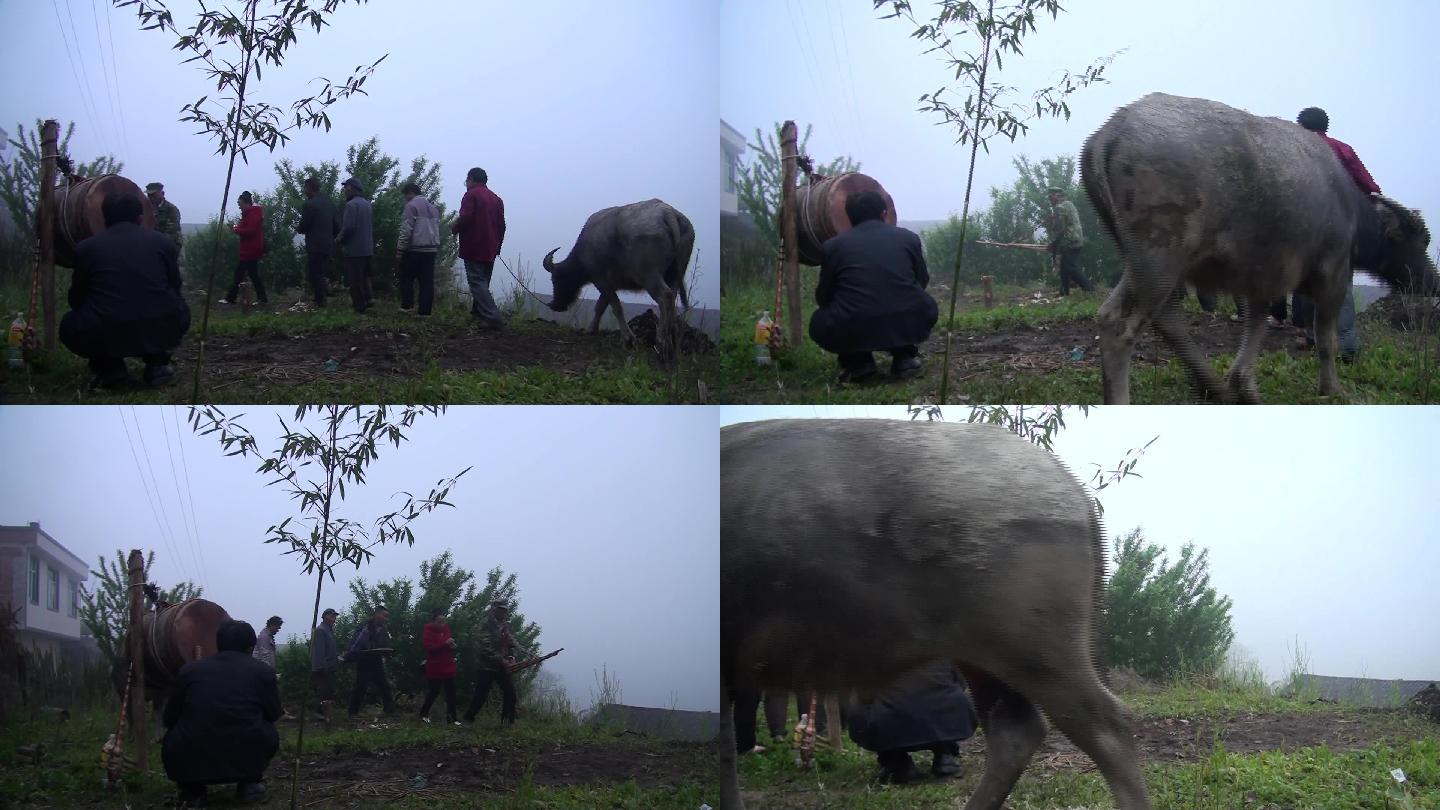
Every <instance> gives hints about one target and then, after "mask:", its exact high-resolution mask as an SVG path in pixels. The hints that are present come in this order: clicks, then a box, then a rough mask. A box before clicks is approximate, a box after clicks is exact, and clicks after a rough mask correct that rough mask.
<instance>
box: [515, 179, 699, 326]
mask: <svg viewBox="0 0 1440 810" xmlns="http://www.w3.org/2000/svg"><path fill="white" fill-rule="evenodd" d="M694 247H695V228H694V226H692V225H691V224H690V220H689V219H687V218H686V217H685V215H684V214H682V213H680V212H679V211H676V210H675V209H674V208H672V207H671V206H670V205H669V204H668V203H666V202H664V201H662V200H646V201H645V202H638V203H631V204H629V205H619V206H615V207H614V208H606V209H604V210H601V211H596V212H595V213H594V214H591V215H590V218H589V219H587V220H585V227H583V228H581V229H580V236H579V237H578V238H577V239H576V240H575V246H574V247H572V248H571V249H570V255H568V256H566V257H565V260H564V261H562V262H555V261H554V256H555V251H556V250H559V249H560V248H555V250H552V251H550V252H549V253H547V254H545V260H544V261H543V262H542V264H543V265H544V267H545V271H546V272H547V273H549V274H550V279H551V281H552V282H553V284H554V288H553V295H552V296H551V297H550V309H552V310H554V311H556V312H564V311H565V310H567V309H569V308H570V305H571V304H574V303H575V299H576V298H578V297H579V296H580V290H581V289H582V288H584V286H585V285H586V284H594V285H595V289H596V290H597V291H598V292H599V293H600V298H599V300H597V301H596V302H595V317H594V319H593V320H591V322H590V333H591V334H595V333H596V332H598V331H600V318H601V316H603V315H604V314H605V307H606V306H607V305H608V306H610V307H612V308H613V309H614V312H615V320H616V321H618V322H619V324H620V333H621V334H622V335H624V336H625V340H626V341H627V342H631V341H633V340H634V339H635V336H634V334H632V333H631V331H630V327H629V325H627V324H626V322H625V310H624V308H623V307H622V306H621V305H620V296H619V295H618V293H619V292H620V291H621V290H625V291H638V290H644V291H646V292H648V293H650V297H651V298H653V299H655V303H656V304H658V305H659V308H660V327H659V332H658V334H659V335H662V336H669V335H673V333H674V318H675V294H676V293H677V292H678V293H679V294H680V301H681V303H682V304H683V305H684V307H685V309H686V310H689V309H690V297H689V293H687V292H686V291H685V268H686V267H687V266H688V265H689V264H690V253H691V251H692V250H693V249H694ZM659 343H660V345H661V346H662V347H664V346H666V345H668V343H669V340H660V341H659Z"/></svg>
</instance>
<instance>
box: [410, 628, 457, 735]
mask: <svg viewBox="0 0 1440 810" xmlns="http://www.w3.org/2000/svg"><path fill="white" fill-rule="evenodd" d="M420 646H421V647H423V648H424V649H425V680H426V681H427V682H428V683H429V685H430V689H429V691H428V692H426V693H425V703H424V704H422V705H421V706H420V720H421V722H424V723H429V722H430V707H431V706H433V705H435V698H436V697H437V696H438V695H439V694H440V690H442V689H443V690H445V722H447V723H450V724H452V725H456V726H458V725H460V722H459V721H458V720H456V719H455V637H454V636H453V635H452V634H451V633H450V625H449V624H447V623H446V621H445V610H444V609H443V608H435V609H434V610H432V611H430V623H429V624H426V625H425V630H424V631H423V632H422V633H421V636H420Z"/></svg>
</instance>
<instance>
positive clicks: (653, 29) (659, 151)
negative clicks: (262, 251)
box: [0, 0, 719, 307]
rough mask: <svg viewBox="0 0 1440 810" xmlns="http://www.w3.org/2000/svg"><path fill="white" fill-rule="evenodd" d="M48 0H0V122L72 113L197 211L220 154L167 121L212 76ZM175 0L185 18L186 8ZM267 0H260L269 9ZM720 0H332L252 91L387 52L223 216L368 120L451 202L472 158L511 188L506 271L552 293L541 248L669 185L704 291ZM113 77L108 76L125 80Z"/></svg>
mask: <svg viewBox="0 0 1440 810" xmlns="http://www.w3.org/2000/svg"><path fill="white" fill-rule="evenodd" d="M57 3H58V5H57V6H55V7H52V4H51V3H48V2H20V0H0V17H3V19H4V22H5V24H4V25H3V26H0V125H3V126H4V127H5V129H7V130H11V131H12V132H11V134H12V135H14V132H13V129H14V126H15V124H16V123H17V122H20V123H23V124H24V125H25V128H26V130H27V131H28V130H29V129H30V128H31V126H32V124H33V122H34V120H35V119H36V118H46V117H53V118H56V119H58V120H60V121H61V122H62V127H63V126H64V122H65V121H67V120H73V121H75V122H76V130H75V135H74V138H73V139H72V140H71V144H70V145H71V151H72V153H73V154H74V155H75V156H76V157H77V158H78V159H81V160H88V159H91V158H93V157H95V156H97V155H99V154H102V153H111V154H114V155H115V156H116V157H117V158H119V159H120V160H122V161H123V162H124V164H125V169H124V174H125V175H126V176H127V177H129V178H130V179H132V180H134V181H135V182H136V183H139V184H140V185H141V186H142V187H143V186H144V185H145V184H146V183H147V182H150V181H152V180H159V181H162V182H164V183H165V189H166V195H167V196H168V198H169V199H170V200H171V201H173V202H174V203H175V204H176V205H177V206H179V208H180V210H181V212H182V215H183V218H184V221H185V222H187V223H188V222H205V221H206V220H207V219H208V218H209V217H211V216H213V215H214V214H215V212H216V209H217V208H218V207H219V205H220V199H221V191H222V189H223V186H224V177H225V160H224V159H223V158H221V157H220V156H217V155H215V154H214V151H215V148H216V145H217V144H216V143H215V142H213V141H210V140H208V139H207V138H205V137H202V136H199V135H195V134H192V133H194V131H195V129H196V128H195V126H194V125H193V124H184V123H180V122H179V121H178V120H177V119H178V118H179V116H180V113H179V110H180V108H181V107H182V106H183V105H185V104H187V103H190V102H193V101H195V100H196V99H198V98H200V96H202V95H204V94H206V93H210V92H212V91H213V90H214V85H213V84H209V83H207V80H206V78H205V76H204V75H203V74H202V73H201V72H200V71H199V70H197V69H195V67H194V66H193V65H185V66H181V65H180V64H179V63H180V61H181V60H182V59H183V58H185V55H183V54H181V53H179V52H176V51H173V50H171V46H172V45H173V44H174V43H173V41H172V40H171V38H170V37H169V35H166V34H161V33H158V32H153V31H140V30H139V24H138V22H137V20H136V18H135V14H134V10H133V8H126V9H114V8H111V7H110V6H109V4H108V3H104V2H101V3H99V4H98V9H99V12H100V14H99V16H98V17H97V16H96V15H95V8H96V6H94V5H92V3H90V2H86V0H57ZM169 5H170V6H171V7H172V10H173V11H174V13H175V18H176V22H177V25H178V26H179V27H180V28H181V29H182V30H184V29H185V27H186V26H185V23H186V22H187V21H193V20H194V16H195V13H196V12H195V9H197V8H198V4H197V3H192V2H186V0H179V1H178V2H173V3H170V4H169ZM229 5H232V6H234V5H237V4H234V3H231V4H229ZM268 7H269V4H268V3H262V4H261V11H262V14H263V13H264V10H265V9H267V8H268ZM57 8H58V10H59V12H60V18H61V20H62V21H63V25H62V24H57V22H56V9H57ZM716 14H717V11H716V8H715V4H714V3H713V2H684V3H671V2H667V0H624V2H616V3H604V4H595V3H586V2H581V0H566V1H564V2H543V3H540V2H537V3H476V2H472V1H471V0H428V1H427V2H424V3H420V2H413V3H412V2H406V3H387V2H373V3H368V4H366V5H363V6H355V5H354V4H346V5H343V6H341V7H340V9H339V11H338V12H337V13H336V14H335V15H334V17H333V18H332V25H331V27H329V28H327V29H325V30H324V31H323V32H322V33H321V34H319V35H318V36H317V35H315V34H314V32H313V30H312V29H308V28H307V29H305V30H304V31H301V32H299V33H298V43H297V44H296V45H295V46H293V47H292V49H291V51H290V53H289V55H288V56H287V58H286V61H285V64H284V68H283V69H273V68H269V67H268V66H267V67H266V69H265V70H264V72H263V77H262V82H261V84H260V91H259V97H258V99H259V100H263V101H269V102H270V103H272V104H275V105H277V106H283V107H286V108H288V105H289V103H290V102H292V101H294V100H296V99H298V98H301V97H304V96H305V95H309V94H310V93H312V92H314V91H315V90H318V89H319V87H320V86H321V85H320V83H318V82H317V83H314V84H311V81H312V80H313V79H315V78H316V77H319V76H325V77H327V78H329V79H331V80H333V81H336V82H339V81H342V80H343V79H344V78H345V77H347V76H348V75H349V72H350V71H351V70H352V69H353V68H354V67H355V66H356V65H358V64H361V63H362V62H363V63H365V64H368V63H370V62H373V61H374V60H375V59H377V58H379V57H380V56H381V55H383V54H385V53H387V52H388V53H389V54H390V56H389V58H388V59H386V60H385V62H384V63H383V64H381V65H380V66H379V68H378V69H377V70H376V72H375V74H374V75H373V76H372V77H371V78H370V79H369V80H368V81H367V82H366V84H365V89H366V90H367V91H368V92H369V96H355V97H352V98H351V99H349V100H346V101H341V102H338V103H337V104H336V105H334V106H333V107H332V108H331V119H332V121H333V124H334V128H333V129H332V130H331V131H330V132H329V133H328V134H327V133H326V132H324V131H323V130H320V131H304V132H301V133H298V134H296V135H295V137H294V138H293V139H292V140H291V141H290V143H289V144H288V145H287V146H285V147H283V148H280V149H279V150H277V151H276V153H275V154H274V155H273V156H272V155H270V154H269V153H267V152H265V151H264V150H263V148H257V149H256V150H254V151H252V152H251V156H250V164H249V165H248V166H246V165H245V164H244V163H241V162H237V164H236V172H235V184H236V185H235V187H234V188H233V189H232V191H231V195H230V199H231V206H230V207H231V210H230V211H228V212H227V214H228V215H230V216H232V217H233V216H234V215H235V213H236V209H235V204H234V200H235V197H236V195H238V193H239V191H240V190H241V189H246V188H251V189H258V190H268V189H270V188H272V187H274V186H275V185H276V183H277V182H278V180H277V178H276V176H275V173H274V171H273V169H272V166H273V163H274V161H275V160H276V159H279V158H282V157H284V158H289V159H290V160H292V161H293V162H294V163H295V165H296V166H297V167H298V166H301V165H303V164H304V163H306V162H309V161H313V162H317V163H318V162H319V161H322V160H334V161H337V162H339V163H340V164H341V165H342V170H343V165H344V160H345V150H346V148H347V147H349V146H351V145H352V144H356V143H360V142H363V141H365V140H367V139H368V138H369V137H370V136H372V135H376V136H378V137H379V139H380V147H381V150H382V151H383V152H385V153H387V154H390V155H392V156H394V157H396V158H397V159H398V160H399V161H400V166H399V168H400V170H401V173H402V176H403V174H404V172H405V171H406V170H407V169H408V168H409V163H410V160H411V159H412V158H415V157H418V156H419V155H421V154H425V155H427V156H428V157H429V158H430V159H431V160H433V161H438V162H439V163H440V164H441V166H442V177H443V179H444V192H443V194H442V195H441V197H442V199H441V200H437V202H444V203H446V204H447V206H448V207H449V209H450V210H457V209H458V206H459V202H460V197H461V195H462V194H463V193H464V192H465V183H464V180H465V173H466V171H467V170H468V169H469V168H470V167H471V166H479V167H482V168H484V169H485V170H486V171H487V172H488V173H489V175H490V187H491V189H493V190H494V191H495V192H496V193H497V194H499V195H500V196H501V197H502V198H503V199H504V200H505V210H506V218H507V222H508V226H509V227H508V232H507V234H506V238H505V245H504V250H503V253H502V256H503V257H504V258H505V260H506V261H507V262H509V263H510V265H511V267H512V268H515V269H516V270H517V272H520V271H519V268H518V267H516V259H517V258H519V257H523V259H524V261H525V262H527V263H528V264H529V265H530V269H531V271H532V272H533V273H534V275H535V279H534V280H533V281H532V284H535V285H538V286H540V287H541V289H542V291H543V292H546V293H548V292H549V279H548V278H546V277H545V273H544V270H543V269H542V268H541V267H540V259H541V257H543V256H544V254H545V253H547V252H548V251H549V250H550V249H551V248H555V247H559V248H560V252H559V253H558V254H557V258H563V257H564V256H566V255H567V254H568V252H569V250H570V247H571V245H572V244H574V240H575V237H576V236H577V235H578V234H579V232H580V227H581V225H583V224H584V222H585V219H586V217H588V216H589V215H590V214H592V213H594V212H595V211H598V210H600V209H602V208H606V207H609V206H613V205H621V204H624V203H631V202H638V201H640V200H645V199H649V198H651V197H659V198H661V199H664V200H665V201H666V202H669V203H670V204H672V205H674V206H675V207H676V208H677V209H679V210H680V211H681V212H683V213H684V214H686V215H687V216H688V217H689V218H690V221H691V222H692V223H693V224H694V226H695V232H696V243H695V246H696V249H697V253H698V262H699V272H698V275H695V274H696V264H695V261H696V259H694V258H692V263H691V268H690V273H691V274H692V275H695V277H694V278H691V279H690V280H691V281H692V282H693V283H694V287H695V291H696V295H695V297H694V298H693V299H692V301H693V302H695V303H697V304H702V305H705V306H712V307H713V306H717V305H718V303H719V273H718V269H717V268H718V264H717V257H718V255H719V223H718V220H719V217H718V215H717V203H716V199H717V197H716V191H717V189H716V180H715V160H716V149H715V141H716V134H717V128H718V125H717V123H716V120H715V119H716V108H717V106H718V101H717V99H718V87H717V83H716V69H717V60H718V56H717V54H718V47H719V44H718V41H717V38H716V36H715V30H716V23H717V21H716ZM72 15H73V18H74V26H73V28H72V26H71V22H70V16H72ZM107 16H108V29H107V19H106V17H107ZM97 23H98V28H99V36H98V40H99V41H100V43H103V45H97V33H96V28H97ZM61 30H63V31H65V32H67V33H73V34H75V35H78V42H79V47H78V50H79V52H80V53H79V54H78V55H77V59H78V61H76V62H75V70H76V71H78V72H79V73H80V76H81V81H83V82H84V84H85V85H86V86H88V87H89V88H90V89H91V91H92V94H93V100H94V103H95V108H96V112H95V113H94V114H93V115H92V114H91V113H90V112H89V111H88V110H89V108H88V107H87V105H86V104H85V103H84V96H83V94H82V92H81V91H80V90H79V89H78V87H77V84H76V79H75V78H74V76H73V75H72V70H71V66H70V61H69V59H68V58H67V55H66V51H65V49H64V47H63V45H62V41H63V40H62V38H61V37H60V35H59V34H58V32H59V31H61ZM112 36H113V39H114V53H115V55H116V56H115V59H114V65H113V72H114V75H113V77H110V78H109V80H108V81H107V77H108V76H109V74H108V73H107V70H110V69H111V67H110V60H109V54H110V43H109V39H110V38H111V37H112ZM70 47H71V50H72V52H73V51H75V50H76V45H75V44H72V45H71V46H70ZM102 51H103V53H104V54H105V55H106V58H105V59H103V60H102V58H101V53H102ZM41 65H44V66H46V69H44V70H40V69H38V66H41ZM107 85H118V87H119V90H118V94H112V93H111V92H109V91H107V90H106V89H105V88H106V86H107ZM112 106H113V107H114V108H115V111H114V113H113V114H112V113H111V107H112ZM222 117H223V116H222ZM281 119H282V121H283V120H284V116H283V115H282V116H281ZM495 274H496V281H495V284H494V286H495V287H499V286H500V285H501V284H508V282H509V277H508V276H507V275H506V272H505V270H504V268H503V267H499V266H497V267H496V269H495ZM687 278H689V277H687ZM590 295H591V296H592V297H593V293H591V294H590ZM630 299H631V300H636V301H643V300H648V297H645V296H644V294H643V293H641V294H640V295H639V296H630Z"/></svg>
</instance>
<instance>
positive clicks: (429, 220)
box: [395, 181, 440, 315]
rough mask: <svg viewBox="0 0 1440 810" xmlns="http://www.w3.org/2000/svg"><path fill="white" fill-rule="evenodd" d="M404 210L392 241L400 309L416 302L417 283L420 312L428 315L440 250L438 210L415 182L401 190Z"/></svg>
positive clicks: (409, 306)
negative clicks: (397, 237)
mask: <svg viewBox="0 0 1440 810" xmlns="http://www.w3.org/2000/svg"><path fill="white" fill-rule="evenodd" d="M401 191H402V192H403V193H404V195H405V211H404V212H403V213H402V214H401V215H400V238H399V240H397V241H396V243H395V263H396V264H397V265H398V266H399V268H400V308H401V309H403V310H405V311H407V312H408V311H409V310H410V308H411V307H412V306H414V304H415V284H416V282H417V281H418V282H419V284H420V314H421V315H429V314H430V308H431V307H432V306H433V305H434V303H435V256H436V254H437V253H438V252H439V250H440V209H438V208H436V207H435V204H434V203H432V202H430V201H429V200H427V199H426V198H425V195H424V194H423V193H421V190H420V184H419V183H416V182H414V181H411V182H409V183H406V184H405V187H404V188H403V189H401Z"/></svg>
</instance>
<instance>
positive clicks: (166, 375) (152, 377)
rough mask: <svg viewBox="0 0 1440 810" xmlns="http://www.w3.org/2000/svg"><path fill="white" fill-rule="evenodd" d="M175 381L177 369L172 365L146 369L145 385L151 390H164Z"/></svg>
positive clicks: (147, 367)
mask: <svg viewBox="0 0 1440 810" xmlns="http://www.w3.org/2000/svg"><path fill="white" fill-rule="evenodd" d="M174 381H175V367H174V366H172V365H168V364H167V365H163V366H146V367H145V384H146V385H148V386H150V387H151V388H163V387H165V386H167V385H169V384H170V383H172V382H174Z"/></svg>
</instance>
